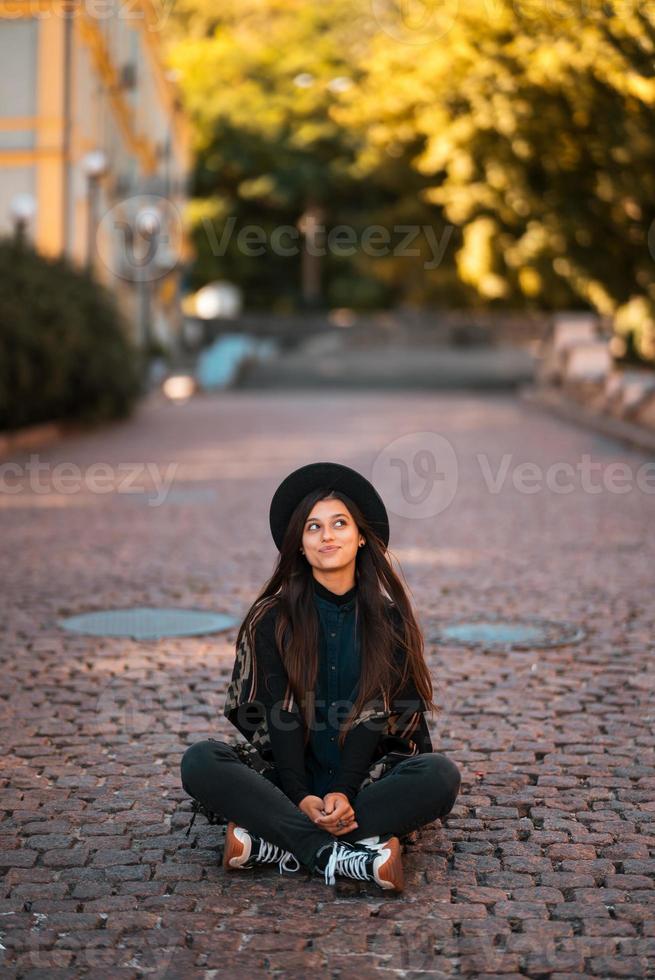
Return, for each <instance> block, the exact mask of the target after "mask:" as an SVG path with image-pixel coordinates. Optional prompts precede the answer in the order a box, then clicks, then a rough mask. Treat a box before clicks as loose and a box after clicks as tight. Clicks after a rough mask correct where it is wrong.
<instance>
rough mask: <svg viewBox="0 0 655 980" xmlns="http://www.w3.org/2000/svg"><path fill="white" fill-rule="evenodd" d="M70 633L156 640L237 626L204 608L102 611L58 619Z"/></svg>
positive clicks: (196, 634) (222, 615)
mask: <svg viewBox="0 0 655 980" xmlns="http://www.w3.org/2000/svg"><path fill="white" fill-rule="evenodd" d="M58 625H59V626H61V627H63V629H65V630H70V631H71V632H73V633H87V634H89V635H91V636H129V637H131V638H132V639H134V640H158V639H159V638H160V637H162V636H199V635H201V634H203V633H220V632H221V631H222V630H226V629H230V628H231V627H232V626H236V625H238V621H237V620H236V619H234V617H233V616H226V615H225V614H224V613H217V612H209V611H207V610H204V609H153V608H149V607H142V608H137V609H105V610H101V611H100V612H90V613H82V614H81V615H80V616H70V617H69V618H68V619H60V620H58Z"/></svg>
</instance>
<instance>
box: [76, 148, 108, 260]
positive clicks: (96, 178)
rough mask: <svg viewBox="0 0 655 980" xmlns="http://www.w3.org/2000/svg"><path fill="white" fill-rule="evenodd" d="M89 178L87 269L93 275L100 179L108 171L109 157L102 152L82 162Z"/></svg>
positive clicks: (93, 152) (90, 154)
mask: <svg viewBox="0 0 655 980" xmlns="http://www.w3.org/2000/svg"><path fill="white" fill-rule="evenodd" d="M82 167H83V169H84V172H85V174H86V178H87V212H86V215H87V225H86V268H87V271H88V272H89V273H90V274H91V273H93V267H94V257H95V246H96V234H97V230H98V198H99V194H100V178H101V177H102V176H103V175H104V174H105V173H106V171H107V157H106V154H105V153H104V152H103V151H102V150H91V152H90V153H87V154H86V156H85V157H84V159H83V160H82Z"/></svg>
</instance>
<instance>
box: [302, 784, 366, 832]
mask: <svg viewBox="0 0 655 980" xmlns="http://www.w3.org/2000/svg"><path fill="white" fill-rule="evenodd" d="M303 802H304V800H303ZM321 803H322V804H323V805H324V807H325V815H324V816H323V815H321V816H319V818H318V820H317V821H316V823H317V824H318V825H319V827H322V828H323V829H324V830H327V831H328V833H330V834H334V836H335V837H339V836H341V834H348V833H350V831H351V830H355V828H356V827H357V826H358V823H357V821H356V820H355V811H354V810H353V808H352V806H351V805H350V800H349V799H348V797H347V796H346V795H345V793H327V794H326V796H325V797H324V798H323V800H322V801H321ZM339 824H341V826H339Z"/></svg>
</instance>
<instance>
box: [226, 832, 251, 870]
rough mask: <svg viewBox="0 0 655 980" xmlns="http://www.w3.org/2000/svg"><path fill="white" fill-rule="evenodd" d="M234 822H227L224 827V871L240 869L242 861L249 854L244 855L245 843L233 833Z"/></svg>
mask: <svg viewBox="0 0 655 980" xmlns="http://www.w3.org/2000/svg"><path fill="white" fill-rule="evenodd" d="M235 827H236V824H235V823H234V822H230V823H228V825H227V827H226V829H225V847H224V848H223V867H224V868H225V870H226V871H239V870H242V866H243V864H244V862H245V861H246V860H247V858H248V857H250V855H246V854H245V851H246V848H245V845H244V843H243V841H240V840H239V838H238V837H237V836H236V834H235V833H234V828H235ZM232 862H234V863H232Z"/></svg>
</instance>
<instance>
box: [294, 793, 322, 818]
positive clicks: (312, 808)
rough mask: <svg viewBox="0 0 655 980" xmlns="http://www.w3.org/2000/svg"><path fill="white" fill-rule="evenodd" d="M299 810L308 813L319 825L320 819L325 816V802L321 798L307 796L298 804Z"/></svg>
mask: <svg viewBox="0 0 655 980" xmlns="http://www.w3.org/2000/svg"><path fill="white" fill-rule="evenodd" d="M298 809H299V810H302V812H303V813H306V814H307V816H308V817H309V819H310V820H313V821H314V823H318V819H319V817H322V816H323V800H322V799H321V797H320V796H305V797H303V799H302V800H301V801H300V803H299V804H298Z"/></svg>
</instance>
